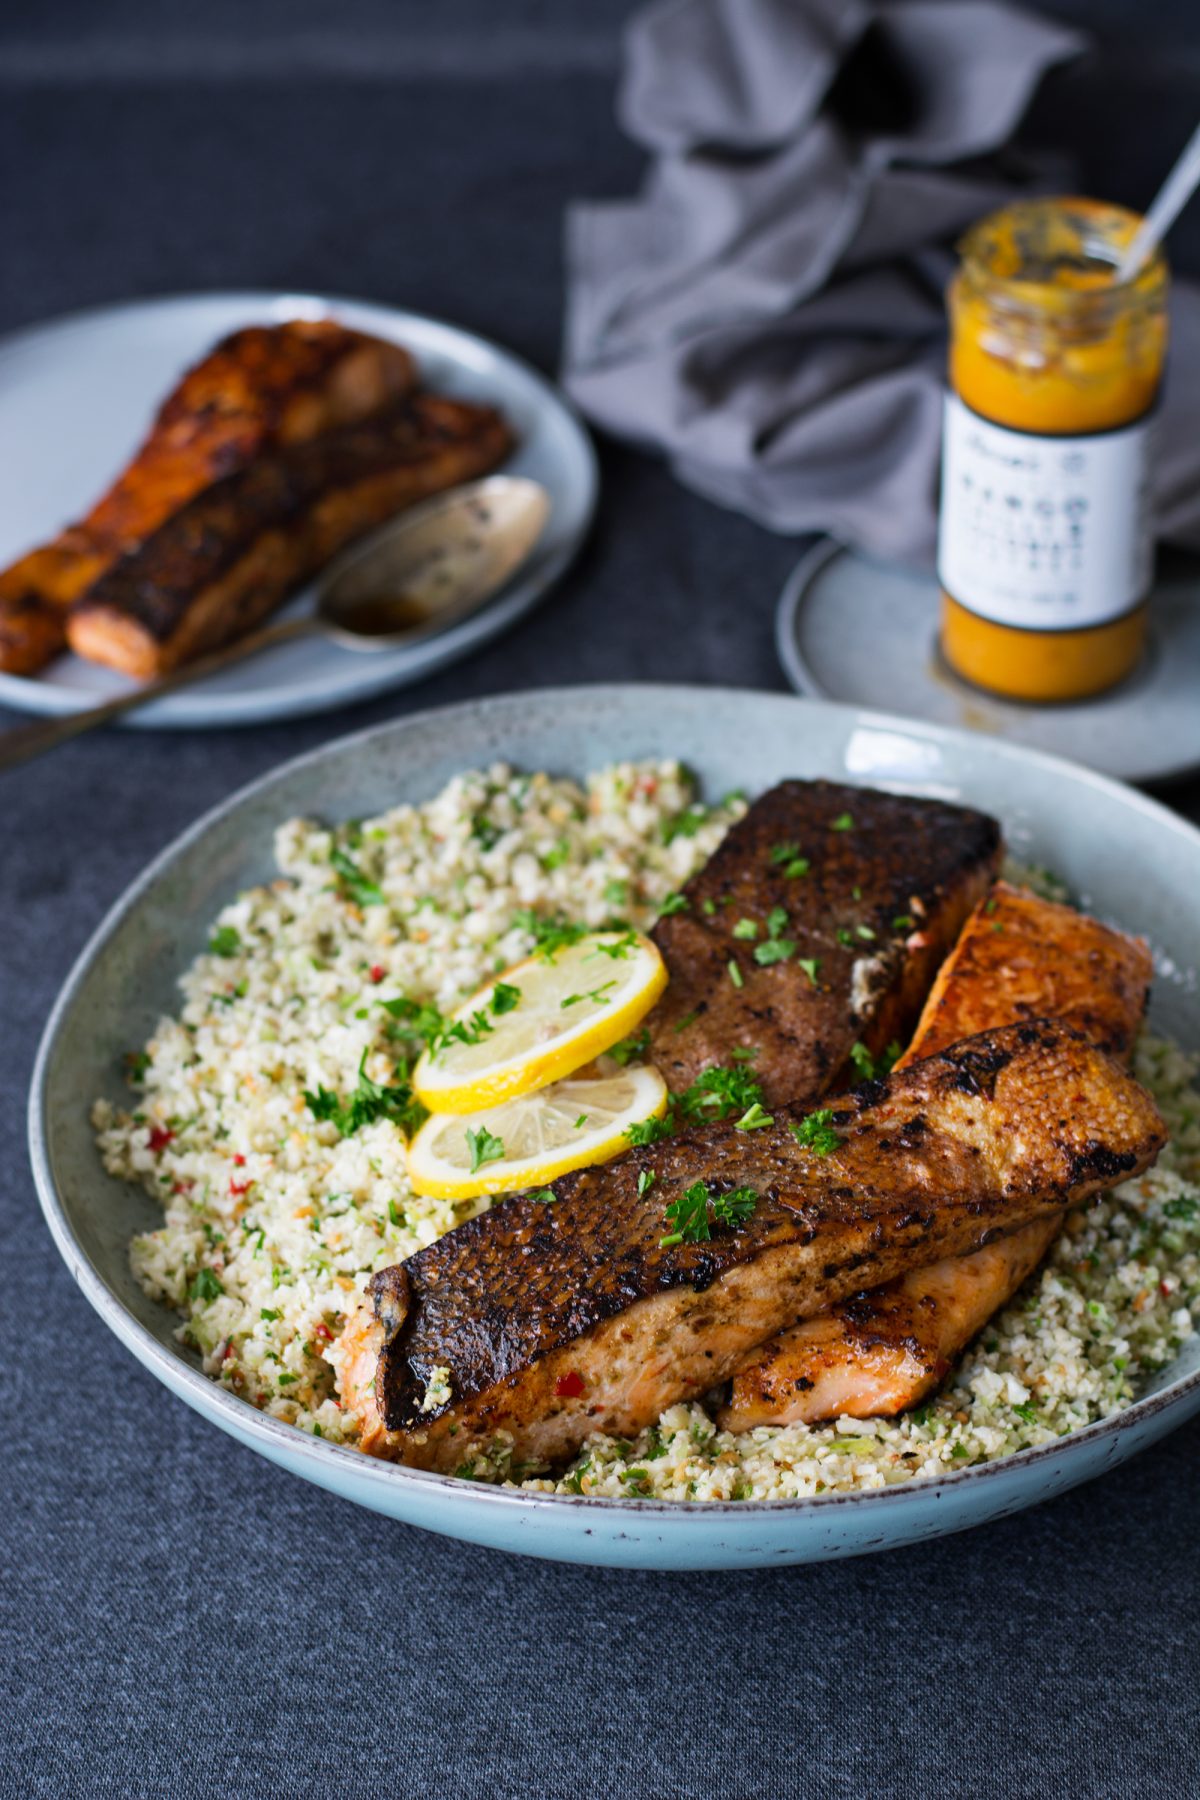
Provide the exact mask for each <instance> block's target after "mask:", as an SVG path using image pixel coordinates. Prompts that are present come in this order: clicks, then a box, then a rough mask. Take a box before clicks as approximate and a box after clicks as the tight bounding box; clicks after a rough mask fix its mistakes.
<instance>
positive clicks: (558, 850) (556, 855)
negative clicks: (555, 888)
mask: <svg viewBox="0 0 1200 1800" xmlns="http://www.w3.org/2000/svg"><path fill="white" fill-rule="evenodd" d="M570 854H571V846H570V845H569V844H568V843H567V841H566V839H565V838H561V839H560V840H559V842H558V843H557V844H554V845H553V846H552V847H551V848H550V849H549V850H547V851H546V854H545V855H544V856H540V857H539V858H538V861H539V862H540V863H541V865H542V867H543V869H545V871H546V873H547V874H550V873H551V872H552V870H554V869H561V868H562V866H563V864H564V863H565V862H566V860H567V858H568V856H570Z"/></svg>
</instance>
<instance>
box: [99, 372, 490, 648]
mask: <svg viewBox="0 0 1200 1800" xmlns="http://www.w3.org/2000/svg"><path fill="white" fill-rule="evenodd" d="M511 448H512V434H511V432H510V431H509V429H508V426H507V425H506V424H505V422H504V420H503V419H502V418H501V416H500V414H499V413H497V412H495V411H493V410H492V408H491V407H486V406H470V405H467V404H465V403H464V402H461V401H455V400H447V399H442V398H440V397H438V396H436V395H432V394H416V395H414V396H413V397H412V398H411V399H408V400H405V401H402V402H401V403H400V404H399V406H397V407H395V408H393V409H392V410H391V411H390V412H388V413H386V414H383V415H381V416H379V417H377V418H374V419H369V420H365V421H364V422H362V423H361V424H358V425H348V426H344V427H343V428H342V429H341V430H339V431H331V432H326V433H324V434H323V435H322V436H321V437H319V438H315V439H313V440H312V441H311V442H309V443H305V444H300V445H298V446H295V447H293V448H292V449H290V450H287V451H280V452H278V453H276V454H275V455H272V456H262V457H259V458H258V459H257V460H256V461H255V462H253V463H251V464H250V466H249V467H248V468H245V469H243V470H240V471H239V472H238V473H237V474H236V475H231V476H229V477H228V479H227V480H225V481H220V482H217V483H215V484H214V485H213V486H212V487H210V488H208V489H206V491H205V492H204V493H203V494H200V495H198V496H197V498H196V499H195V500H192V501H191V502H190V503H189V504H188V505H187V506H184V507H181V508H180V509H179V511H177V512H176V513H174V514H173V515H172V517H171V518H170V519H168V520H167V522H166V523H165V524H164V525H162V526H161V527H160V528H159V530H158V531H156V532H155V533H154V534H153V535H152V536H151V537H149V538H148V539H147V540H146V542H145V543H144V544H142V545H141V547H140V548H139V549H138V550H136V551H134V552H133V553H132V554H131V555H129V556H126V557H123V558H122V559H121V560H120V561H119V562H117V563H115V564H114V565H113V567H112V568H111V569H109V571H108V573H107V574H106V575H104V576H102V577H101V579H100V580H99V581H97V582H96V583H95V584H94V585H93V586H92V587H91V588H90V589H89V591H88V593H87V594H86V595H85V596H84V598H83V599H82V600H81V601H79V602H78V604H77V605H76V606H75V607H74V608H73V609H72V611H71V614H70V617H69V620H68V625H67V634H68V638H69V640H70V644H71V648H72V649H73V650H76V651H78V653H79V654H80V655H81V656H86V657H89V658H90V659H91V660H92V661H93V662H101V663H108V664H109V665H110V666H111V667H113V668H115V669H121V670H123V671H124V672H125V673H126V674H129V675H136V676H151V675H158V674H162V673H164V672H165V671H166V670H168V669H173V668H175V667H177V666H178V665H179V664H180V663H182V662H187V661H189V660H190V659H191V658H192V657H194V656H199V655H201V654H202V653H203V652H204V651H206V650H211V649H213V648H215V647H216V646H217V645H219V644H222V643H225V642H227V641H228V640H229V639H230V638H234V637H238V636H240V635H241V634H242V633H243V632H246V631H248V630H249V629H250V628H251V627H252V626H253V625H255V624H257V623H258V622H259V620H261V619H262V618H264V617H265V615H266V614H267V613H269V612H271V611H272V610H273V609H274V608H275V607H276V606H278V605H279V603H280V602H281V601H282V600H283V599H285V598H286V596H287V595H288V594H289V593H290V592H291V591H292V590H293V589H294V588H296V587H298V586H299V585H300V584H302V583H303V582H304V581H307V580H308V579H309V578H310V577H311V576H312V575H314V574H315V573H316V572H317V570H319V569H321V568H323V567H324V565H325V564H326V563H327V562H328V561H329V559H330V558H331V557H332V556H333V555H335V554H336V552H337V551H339V550H340V549H342V548H343V547H344V546H345V545H346V544H348V543H350V542H351V541H352V540H353V539H354V538H356V537H360V536H361V535H362V534H363V533H364V532H367V531H371V530H373V529H374V528H375V527H376V526H378V525H382V524H383V523H384V521H385V520H387V519H389V518H391V517H392V515H393V514H394V513H397V512H399V511H401V510H402V509H403V508H404V507H406V506H411V505H413V504H414V503H415V502H416V501H418V500H424V499H426V498H428V496H429V495H431V494H436V493H440V492H441V491H442V490H443V489H445V488H450V487H455V486H457V485H458V483H459V482H462V481H469V480H471V479H472V478H473V477H474V476H477V475H483V474H486V473H487V471H488V470H489V469H493V468H495V466H496V464H497V463H499V462H502V461H503V459H504V457H505V456H507V454H508V452H509V450H510V449H511Z"/></svg>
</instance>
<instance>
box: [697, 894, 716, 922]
mask: <svg viewBox="0 0 1200 1800" xmlns="http://www.w3.org/2000/svg"><path fill="white" fill-rule="evenodd" d="M700 911H701V912H702V913H703V914H704V916H705V918H706V919H715V918H716V916H717V903H716V901H715V900H710V899H709V897H708V895H707V894H705V896H704V898H703V900H701V902H700Z"/></svg>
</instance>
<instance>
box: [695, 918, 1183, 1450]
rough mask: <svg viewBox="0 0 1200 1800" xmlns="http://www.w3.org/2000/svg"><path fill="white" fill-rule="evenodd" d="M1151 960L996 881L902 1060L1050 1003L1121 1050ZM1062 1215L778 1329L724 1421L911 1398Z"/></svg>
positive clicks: (1034, 1255)
mask: <svg viewBox="0 0 1200 1800" xmlns="http://www.w3.org/2000/svg"><path fill="white" fill-rule="evenodd" d="M1152 973H1153V965H1152V963H1151V960H1150V952H1149V950H1148V949H1147V948H1146V945H1145V944H1144V943H1143V942H1142V940H1141V939H1140V938H1130V937H1125V936H1124V935H1123V934H1122V933H1121V932H1119V931H1111V930H1109V928H1108V927H1107V926H1105V925H1101V924H1099V923H1098V922H1097V921H1096V920H1095V919H1089V918H1087V917H1085V916H1084V915H1083V914H1081V913H1077V912H1074V911H1072V909H1071V908H1070V907H1067V906H1057V905H1055V904H1054V903H1053V902H1051V901H1049V900H1039V899H1037V898H1036V896H1035V895H1033V894H1027V893H1022V892H1020V891H1019V890H1018V889H1016V888H1012V887H1009V886H1007V885H1006V884H1005V883H1003V882H999V883H997V885H996V887H995V888H994V889H993V891H992V895H991V898H990V899H989V900H988V901H987V902H986V903H985V905H983V906H981V907H980V908H979V910H978V911H977V912H976V913H975V914H974V915H973V917H972V918H971V919H970V921H969V922H968V924H967V926H966V928H965V930H964V931H963V934H962V936H961V938H960V939H959V941H958V944H957V946H956V948H955V950H954V953H953V955H952V956H951V957H950V958H949V959H948V960H947V963H946V965H945V967H944V968H943V970H942V972H941V974H940V975H939V977H938V979H937V981H936V983H935V984H934V987H933V990H932V992H931V993H930V996H929V999H928V1000H927V1001H926V1003H925V1010H924V1012H923V1013H922V1015H921V1022H920V1024H919V1026H918V1028H917V1033H916V1036H915V1038H914V1039H913V1043H912V1045H911V1047H910V1048H909V1050H908V1051H907V1052H906V1054H905V1055H904V1057H902V1058H901V1061H900V1062H899V1063H898V1064H897V1068H903V1067H904V1066H905V1065H906V1064H908V1063H912V1062H914V1061H916V1060H918V1059H919V1058H921V1057H925V1056H930V1055H933V1054H935V1053H936V1052H938V1051H940V1050H944V1049H945V1048H946V1047H947V1046H948V1045H950V1044H954V1043H957V1042H958V1041H959V1040H960V1039H962V1038H965V1037H967V1036H969V1035H970V1034H972V1033H975V1032H979V1031H983V1030H988V1029H991V1028H993V1027H998V1026H1002V1025H1009V1024H1012V1023H1014V1022H1016V1021H1018V1020H1020V1019H1028V1018H1031V1017H1043V1018H1044V1017H1048V1016H1051V1015H1052V1016H1054V1017H1055V1018H1060V1019H1064V1020H1066V1021H1067V1023H1069V1024H1070V1025H1071V1026H1073V1027H1074V1029H1075V1030H1077V1031H1079V1032H1081V1033H1082V1034H1083V1035H1084V1036H1085V1037H1087V1038H1088V1039H1090V1041H1091V1042H1092V1043H1093V1044H1096V1045H1097V1046H1098V1047H1099V1048H1101V1049H1103V1050H1107V1051H1108V1052H1109V1053H1110V1054H1111V1055H1113V1056H1116V1057H1119V1058H1120V1059H1121V1060H1122V1061H1124V1060H1125V1059H1127V1058H1128V1056H1129V1053H1130V1051H1131V1050H1132V1048H1133V1040H1134V1037H1135V1036H1136V1033H1137V1029H1138V1026H1139V1025H1140V1023H1141V1020H1142V1015H1143V1014H1144V1012H1145V1009H1146V1000H1147V997H1148V995H1149V991H1150V979H1151V975H1152ZM1061 1226H1062V1215H1061V1214H1055V1215H1053V1216H1052V1217H1050V1218H1047V1219H1041V1220H1039V1221H1038V1222H1037V1223H1036V1224H1034V1225H1029V1226H1027V1227H1026V1228H1025V1229H1024V1230H1023V1231H1018V1232H1014V1233H1013V1235H1012V1236H1011V1237H1008V1238H1005V1239H1004V1240H1003V1241H1002V1242H1000V1243H997V1244H993V1245H990V1246H989V1247H988V1248H987V1249H986V1250H981V1251H979V1252H978V1253H977V1254H975V1255H974V1256H968V1257H952V1258H949V1259H948V1260H947V1261H945V1262H941V1263H937V1264H935V1265H934V1267H932V1268H928V1269H916V1270H914V1271H913V1272H912V1274H910V1275H905V1276H903V1277H902V1278H901V1279H900V1280H898V1281H894V1282H890V1283H889V1284H888V1285H887V1286H886V1287H881V1288H876V1289H875V1290H874V1291H872V1292H869V1293H862V1294H856V1295H854V1296H852V1297H851V1298H850V1299H849V1300H845V1301H843V1302H842V1304H841V1305H840V1306H838V1307H835V1308H834V1309H833V1311H832V1312H830V1313H827V1314H825V1315H824V1316H822V1317H821V1318H816V1319H808V1320H806V1321H805V1322H804V1323H803V1324H802V1325H797V1326H795V1327H794V1329H792V1330H791V1331H786V1332H783V1333H782V1334H781V1335H780V1336H779V1337H778V1338H776V1339H774V1340H773V1341H772V1342H771V1343H770V1344H767V1345H765V1346H764V1347H763V1350H762V1351H761V1352H760V1354H759V1355H758V1356H757V1357H756V1358H755V1359H754V1361H753V1362H752V1363H751V1364H750V1366H749V1367H748V1368H746V1369H743V1370H742V1371H741V1373H740V1374H738V1375H737V1376H735V1377H734V1381H733V1386H732V1390H731V1393H730V1399H729V1404H728V1405H727V1406H726V1407H724V1408H723V1409H722V1412H721V1414H720V1423H721V1424H722V1426H724V1428H725V1429H726V1430H728V1431H748V1430H750V1429H752V1428H753V1427H754V1426H756V1425H786V1424H793V1423H796V1422H803V1423H806V1424H815V1423H816V1422H817V1421H818V1420H821V1419H834V1418H839V1417H843V1416H845V1417H849V1418H855V1419H865V1418H872V1417H875V1416H877V1415H879V1414H893V1413H899V1412H904V1411H906V1410H907V1409H908V1408H909V1407H910V1406H916V1405H917V1404H918V1402H919V1401H921V1400H922V1399H924V1397H925V1396H926V1395H927V1394H929V1393H930V1392H932V1391H933V1389H934V1388H936V1387H940V1386H941V1384H942V1382H943V1381H944V1380H945V1378H946V1376H947V1375H948V1374H949V1372H950V1369H951V1367H952V1366H953V1364H954V1362H955V1360H956V1359H957V1357H958V1356H959V1355H960V1354H961V1352H962V1351H963V1350H964V1349H965V1348H966V1346H967V1345H968V1344H969V1343H970V1341H971V1339H972V1338H973V1337H974V1336H975V1334H976V1332H978V1331H980V1330H981V1329H982V1327H983V1326H984V1325H985V1324H986V1323H987V1321H988V1320H989V1319H990V1318H991V1316H992V1314H993V1313H994V1312H996V1311H997V1310H998V1309H999V1308H1000V1307H1001V1306H1003V1305H1004V1304H1005V1303H1006V1302H1007V1301H1008V1300H1009V1299H1011V1297H1012V1295H1013V1294H1014V1293H1015V1292H1016V1290H1017V1289H1018V1288H1019V1287H1020V1285H1021V1283H1022V1282H1023V1281H1024V1280H1025V1279H1026V1278H1027V1277H1028V1276H1029V1275H1031V1274H1032V1273H1033V1271H1034V1269H1035V1268H1036V1267H1037V1265H1038V1263H1039V1262H1040V1261H1041V1260H1042V1257H1043V1256H1044V1255H1045V1253H1046V1251H1047V1250H1048V1249H1049V1247H1050V1245H1051V1244H1052V1243H1053V1241H1054V1239H1055V1237H1056V1236H1057V1235H1058V1232H1059V1230H1060V1229H1061Z"/></svg>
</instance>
